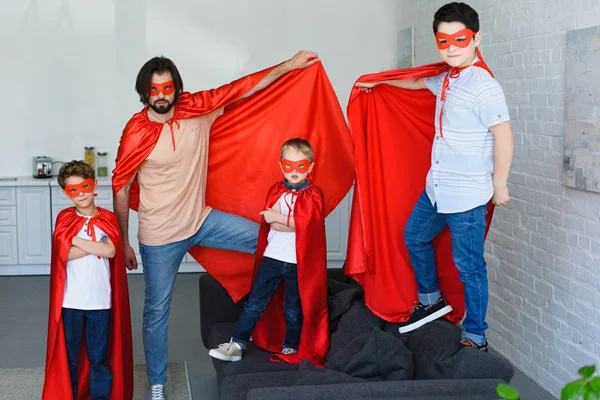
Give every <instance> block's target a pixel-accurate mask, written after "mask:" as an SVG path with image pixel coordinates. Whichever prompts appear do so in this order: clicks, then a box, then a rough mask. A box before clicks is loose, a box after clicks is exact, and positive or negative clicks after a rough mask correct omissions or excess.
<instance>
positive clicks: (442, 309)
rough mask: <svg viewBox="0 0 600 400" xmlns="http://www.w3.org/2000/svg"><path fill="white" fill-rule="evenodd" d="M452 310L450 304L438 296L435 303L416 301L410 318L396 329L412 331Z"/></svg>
mask: <svg viewBox="0 0 600 400" xmlns="http://www.w3.org/2000/svg"><path fill="white" fill-rule="evenodd" d="M450 311H452V306H451V305H449V304H446V300H445V299H444V298H443V297H440V298H439V299H438V300H437V301H436V302H435V303H433V304H431V305H428V306H424V305H423V304H421V303H420V302H416V303H415V304H414V305H413V306H412V308H411V309H410V312H411V313H412V315H411V316H410V319H409V320H408V321H406V322H404V323H402V324H401V325H400V328H398V330H399V331H400V333H406V332H410V331H414V330H415V329H417V328H420V327H421V326H423V325H425V324H426V323H428V322H431V321H435V320H436V319H438V318H441V317H443V316H444V315H446V314H448V313H449V312H450Z"/></svg>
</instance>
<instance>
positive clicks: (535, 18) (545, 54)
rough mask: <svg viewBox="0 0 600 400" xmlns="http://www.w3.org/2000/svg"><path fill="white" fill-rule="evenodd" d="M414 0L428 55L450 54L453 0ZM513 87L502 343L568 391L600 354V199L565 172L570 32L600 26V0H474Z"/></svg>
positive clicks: (500, 215)
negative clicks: (446, 50)
mask: <svg viewBox="0 0 600 400" xmlns="http://www.w3.org/2000/svg"><path fill="white" fill-rule="evenodd" d="M414 3H415V2H414V1H412V0H404V1H403V2H402V7H403V8H402V21H401V25H402V27H405V26H409V25H410V24H414V25H415V26H416V35H415V36H416V61H417V64H424V63H429V62H434V61H438V60H439V58H438V57H439V56H438V53H437V48H436V47H435V43H434V39H433V32H432V28H431V23H432V21H433V15H434V13H435V11H436V10H437V9H438V8H439V7H440V6H442V5H443V4H445V3H446V2H445V1H439V0H435V1H427V2H420V6H419V7H417V6H416V5H415V4H414ZM466 3H468V4H470V5H472V6H473V7H474V8H475V9H476V10H477V11H478V13H479V16H480V22H481V31H482V34H483V45H482V52H483V57H484V58H485V60H486V62H487V63H488V64H489V65H490V67H491V68H492V70H493V71H494V73H495V75H496V77H497V79H498V81H499V82H500V83H501V84H502V86H503V87H504V90H505V93H506V97H507V101H508V104H509V108H510V112H511V117H512V126H513V130H514V131H515V136H516V151H515V157H514V164H513V168H512V173H511V175H510V178H509V188H510V190H511V192H512V196H513V200H512V202H511V203H510V205H509V206H508V207H507V208H505V209H498V210H497V212H496V214H495V217H494V218H495V219H494V222H493V224H492V231H491V233H490V236H489V240H488V243H487V250H488V251H487V261H488V268H489V278H490V305H489V308H488V323H489V325H490V330H489V335H490V341H491V345H492V347H494V348H495V349H496V350H498V351H499V352H500V353H502V354H503V355H505V356H507V357H508V358H509V360H510V361H511V362H513V363H514V364H515V365H516V366H517V367H519V368H520V369H522V370H523V371H525V372H526V373H527V374H528V375H529V376H531V377H532V378H533V379H534V380H536V381H537V382H538V383H540V384H541V386H543V387H544V388H546V389H548V390H550V391H551V392H552V393H553V394H554V395H558V394H559V391H560V388H561V387H562V385H564V384H565V383H566V382H568V381H571V380H573V379H575V378H576V375H577V369H578V368H579V367H580V366H582V365H583V364H586V363H596V364H598V360H599V359H600V285H599V284H600V194H598V193H590V192H584V191H579V190H575V189H570V188H566V187H565V186H563V184H562V182H561V180H560V179H559V177H560V173H561V170H562V155H563V135H564V94H565V62H564V54H565V48H566V34H565V32H566V31H567V30H570V29H577V28H585V27H589V26H595V25H598V24H600V0H572V1H550V0H545V1H532V0H529V1H527V0H505V1H502V2H496V1H490V0H474V1H466Z"/></svg>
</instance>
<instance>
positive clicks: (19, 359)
mask: <svg viewBox="0 0 600 400" xmlns="http://www.w3.org/2000/svg"><path fill="white" fill-rule="evenodd" d="M48 291H49V278H48V277H47V276H14V277H12V276H11V277H6V276H2V277H0V321H2V323H1V324H0V368H12V367H15V368H17V367H40V366H43V365H44V362H45V354H46V334H47V323H48ZM129 294H130V302H131V316H132V325H133V347H134V349H133V354H134V362H135V363H136V364H143V363H145V361H144V352H143V347H142V336H141V326H142V309H143V304H144V281H143V277H142V276H141V275H130V276H129ZM169 324H170V325H169V361H186V362H187V364H188V370H189V376H190V384H191V387H192V394H193V396H194V398H198V399H199V398H202V399H205V400H212V399H214V400H217V399H218V398H219V397H218V387H217V379H216V376H215V371H214V369H213V365H212V362H211V360H210V357H209V356H208V354H207V350H206V349H205V348H204V346H203V345H202V341H201V339H200V316H199V312H198V274H192V273H189V274H179V275H178V277H177V281H176V283H175V291H174V294H173V300H172V305H171V316H170V323H169ZM511 384H512V385H513V386H515V387H516V388H517V390H518V391H519V393H520V394H521V399H523V400H547V399H554V397H553V396H551V395H550V394H548V393H547V392H545V391H544V390H543V389H542V388H540V387H539V386H538V385H536V384H535V382H533V381H532V380H531V379H529V378H527V377H526V376H525V375H524V374H523V373H522V372H520V371H518V370H517V371H516V373H515V377H514V378H513V380H512V382H511Z"/></svg>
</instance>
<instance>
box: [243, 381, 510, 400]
mask: <svg viewBox="0 0 600 400" xmlns="http://www.w3.org/2000/svg"><path fill="white" fill-rule="evenodd" d="M500 383H504V384H506V382H505V381H503V380H501V379H427V380H417V381H394V382H391V381H387V382H357V383H344V384H334V385H318V386H286V387H283V386H280V387H270V388H269V387H263V388H255V389H250V390H249V391H248V394H247V395H246V400H281V399H286V400H312V399H328V400H349V399H381V400H383V399H418V400H426V399H427V400H442V399H457V400H458V399H471V400H488V399H489V400H494V399H496V398H497V396H496V387H497V386H498V384H500Z"/></svg>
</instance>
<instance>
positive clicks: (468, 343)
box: [460, 339, 489, 353]
mask: <svg viewBox="0 0 600 400" xmlns="http://www.w3.org/2000/svg"><path fill="white" fill-rule="evenodd" d="M460 344H461V346H462V347H473V348H475V349H477V350H481V351H485V352H486V353H487V352H488V348H489V346H488V342H487V340H486V341H485V343H484V344H483V345H481V346H480V345H478V344H477V343H475V342H473V341H472V340H470V339H463V340H461V341H460Z"/></svg>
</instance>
